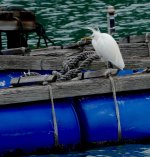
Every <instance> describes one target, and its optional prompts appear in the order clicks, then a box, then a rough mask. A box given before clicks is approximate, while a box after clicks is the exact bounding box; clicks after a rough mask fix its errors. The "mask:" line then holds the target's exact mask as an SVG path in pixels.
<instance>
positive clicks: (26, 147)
mask: <svg viewBox="0 0 150 157" xmlns="http://www.w3.org/2000/svg"><path fill="white" fill-rule="evenodd" d="M55 111H56V118H57V124H58V140H59V144H60V145H63V146H68V145H76V144H78V143H80V127H79V124H78V118H77V116H76V113H75V112H74V108H73V106H72V100H71V99H65V100H57V101H55ZM52 147H54V126H53V121H52V111H51V104H50V102H49V101H45V102H35V103H28V104H27V103H26V104H18V105H15V106H14V105H9V106H2V107H0V155H2V154H4V153H6V152H13V151H16V150H22V151H23V152H26V153H30V152H35V151H37V150H38V149H41V148H49V149H50V148H52Z"/></svg>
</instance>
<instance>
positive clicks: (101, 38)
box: [88, 27, 125, 70]
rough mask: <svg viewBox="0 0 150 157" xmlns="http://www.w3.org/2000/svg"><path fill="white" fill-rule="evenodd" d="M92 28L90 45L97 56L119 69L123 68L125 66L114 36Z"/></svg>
mask: <svg viewBox="0 0 150 157" xmlns="http://www.w3.org/2000/svg"><path fill="white" fill-rule="evenodd" d="M88 29H90V30H92V32H93V34H92V45H93V47H94V49H95V51H96V53H97V55H98V56H100V57H101V58H102V60H103V61H109V62H111V63H112V64H114V65H115V66H116V67H118V68H119V69H121V70H123V68H124V67H125V64H124V61H123V58H122V55H121V53H120V49H119V47H118V44H117V42H116V41H115V40H114V38H113V37H112V36H111V35H109V34H107V33H101V32H100V31H99V30H95V29H93V28H89V27H88Z"/></svg>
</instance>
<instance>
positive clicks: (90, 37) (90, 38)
mask: <svg viewBox="0 0 150 157" xmlns="http://www.w3.org/2000/svg"><path fill="white" fill-rule="evenodd" d="M92 39H93V36H92V35H91V36H88V37H83V38H81V40H92Z"/></svg>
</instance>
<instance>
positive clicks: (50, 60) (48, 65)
mask: <svg viewBox="0 0 150 157" xmlns="http://www.w3.org/2000/svg"><path fill="white" fill-rule="evenodd" d="M65 59H66V58H65V57H64V56H59V57H55V56H14V55H12V56H11V55H10V56H9V55H6V56H4V55H2V56H0V70H4V69H12V70H13V69H22V70H26V69H31V70H62V62H63V61H64V60H65ZM124 61H125V69H138V68H146V67H150V59H149V58H144V57H143V58H130V59H124ZM103 68H106V64H105V63H104V62H101V60H100V59H99V60H95V61H93V63H92V64H91V66H89V67H88V69H93V70H97V69H103ZM85 69H87V68H85Z"/></svg>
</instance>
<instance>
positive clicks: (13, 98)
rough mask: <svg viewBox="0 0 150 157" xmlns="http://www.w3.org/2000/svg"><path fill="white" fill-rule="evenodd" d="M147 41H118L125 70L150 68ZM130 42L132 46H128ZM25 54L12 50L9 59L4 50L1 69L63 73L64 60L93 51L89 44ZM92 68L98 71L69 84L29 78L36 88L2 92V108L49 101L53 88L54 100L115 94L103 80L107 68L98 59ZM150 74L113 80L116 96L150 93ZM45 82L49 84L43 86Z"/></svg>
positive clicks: (109, 84) (0, 91)
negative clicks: (135, 92) (130, 92)
mask: <svg viewBox="0 0 150 157" xmlns="http://www.w3.org/2000/svg"><path fill="white" fill-rule="evenodd" d="M134 39H135V40H134ZM147 39H150V37H149V36H147V38H145V36H139V37H136V38H134V37H130V40H129V39H128V40H127V39H123V40H120V41H119V47H120V49H121V53H122V55H123V58H124V60H125V65H126V67H125V69H145V68H147V67H150V46H149V44H150V40H147ZM129 41H130V43H127V42H129ZM145 41H146V42H145ZM73 46H74V47H73ZM22 51H24V49H22V50H21V53H17V55H12V54H13V53H14V52H13V50H12V54H11V55H8V53H7V50H3V51H2V53H3V54H5V55H1V57H0V69H1V70H8V69H11V70H16V69H23V70H24V69H31V70H50V69H51V70H62V63H63V61H64V60H67V59H68V58H69V57H73V56H76V55H78V54H80V53H83V52H85V51H94V50H93V48H92V46H91V45H90V44H88V45H86V44H85V46H84V48H83V47H82V48H81V47H80V46H77V45H76V44H74V45H72V47H69V46H64V47H63V48H62V47H60V46H52V47H49V48H45V49H37V50H32V51H31V52H30V53H25V52H23V53H22ZM89 68H90V69H92V70H96V71H95V72H91V73H89V72H86V73H84V79H83V77H82V78H81V75H82V74H79V75H78V77H77V78H76V79H74V80H70V81H56V82H53V81H52V80H53V79H54V77H52V76H51V75H50V76H46V75H42V76H34V77H32V78H31V76H30V77H29V78H28V81H29V80H30V81H29V82H32V81H33V80H35V82H36V84H34V85H32V86H21V87H11V88H7V89H1V90H0V105H6V104H14V103H23V102H31V101H41V100H48V99H50V95H49V88H50V87H51V88H52V91H53V97H54V99H59V98H66V97H78V96H86V95H94V94H106V93H112V88H111V81H110V80H109V78H106V77H104V76H103V72H104V69H106V66H105V64H104V63H102V62H101V61H100V59H97V60H95V61H94V62H93V63H92V64H91V66H90V67H89ZM148 72H149V71H147V72H145V73H140V74H138V73H137V74H135V75H127V76H123V77H121V76H113V79H114V82H115V87H116V92H126V91H136V90H148V89H150V81H149V80H150V74H149V73H148ZM101 74H102V75H101ZM21 81H22V82H21ZM44 81H46V82H47V83H46V84H44V85H43V82H44ZM52 82H53V83H52ZM20 83H25V80H23V79H22V80H20ZM12 84H13V83H12ZM14 84H15V83H14Z"/></svg>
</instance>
